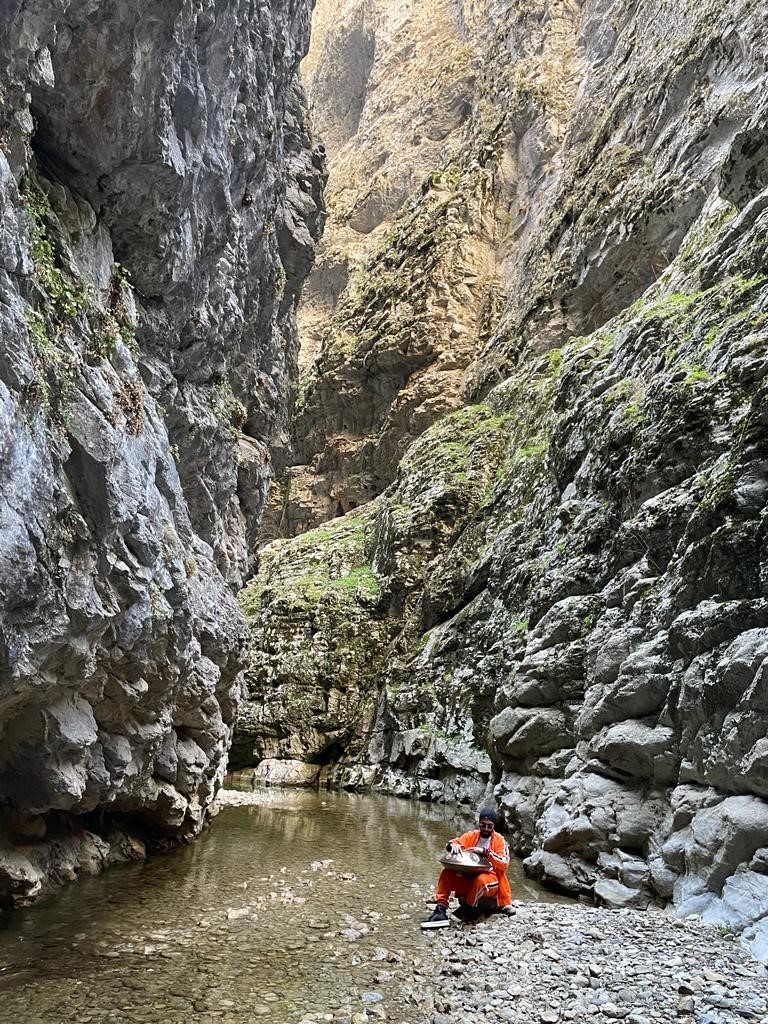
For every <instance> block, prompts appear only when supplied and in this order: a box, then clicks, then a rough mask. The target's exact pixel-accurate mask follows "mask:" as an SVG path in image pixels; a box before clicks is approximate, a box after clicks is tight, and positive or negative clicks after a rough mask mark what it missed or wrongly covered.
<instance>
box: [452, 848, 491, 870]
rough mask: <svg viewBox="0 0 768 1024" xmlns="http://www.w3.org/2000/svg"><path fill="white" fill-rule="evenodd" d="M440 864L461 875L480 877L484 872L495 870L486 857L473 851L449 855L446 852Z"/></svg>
mask: <svg viewBox="0 0 768 1024" xmlns="http://www.w3.org/2000/svg"><path fill="white" fill-rule="evenodd" d="M440 863H441V864H442V865H443V867H444V868H450V869H451V870H452V871H458V873H459V874H460V875H480V874H482V873H483V872H484V871H491V870H493V869H492V868H491V865H490V863H489V862H488V861H487V860H486V859H485V857H481V856H480V854H479V853H474V852H473V851H472V850H462V851H461V853H449V852H448V851H447V850H446V852H445V853H444V854H443V855H442V856H441V857H440Z"/></svg>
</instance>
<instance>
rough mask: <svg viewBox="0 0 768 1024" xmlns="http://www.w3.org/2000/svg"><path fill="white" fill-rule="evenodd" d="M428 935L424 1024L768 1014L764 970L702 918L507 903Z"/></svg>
mask: <svg viewBox="0 0 768 1024" xmlns="http://www.w3.org/2000/svg"><path fill="white" fill-rule="evenodd" d="M515 909H516V915H515V916H514V917H513V918H505V919H503V920H499V919H497V918H492V919H490V920H487V921H486V922H484V923H481V924H479V925H476V926H466V927H460V928H452V929H451V930H450V931H449V932H447V933H446V932H442V933H441V934H440V935H438V936H436V937H435V938H434V939H433V940H432V941H433V943H434V951H435V958H436V965H435V968H434V969H435V972H436V973H435V976H434V978H433V979H432V986H431V987H432V991H431V992H430V993H429V995H428V997H427V998H426V999H425V1001H424V1006H425V1008H426V1007H427V1006H430V1007H431V1008H430V1010H429V1013H428V1015H427V1014H425V1017H424V1020H425V1022H426V1021H429V1024H464V1022H466V1021H472V1022H473V1024H486V1022H488V1024H491V1022H493V1024H497V1022H499V1021H503V1022H505V1024H539V1022H541V1024H556V1022H561V1021H562V1022H565V1021H574V1022H577V1024H585V1022H588V1021H589V1022H592V1021H594V1022H595V1024H606V1022H608V1021H612V1020H622V1021H626V1022H627V1024H652V1022H655V1021H678V1022H679V1024H736V1022H743V1021H755V1022H764V1021H765V1020H766V1019H768V970H766V968H765V967H762V966H760V965H758V964H757V963H755V962H754V960H752V959H751V957H750V956H749V954H748V953H747V952H746V951H745V950H744V949H743V948H742V947H741V946H739V945H738V943H736V942H735V941H734V938H733V936H732V935H728V934H725V935H724V934H721V932H720V931H719V930H718V929H716V928H714V927H712V926H707V925H705V924H703V923H702V922H700V921H698V920H686V921H679V920H675V919H673V918H671V917H670V916H669V915H667V914H664V913H641V912H638V911H634V910H596V909H594V908H592V907H586V906H580V905H552V904H550V905H543V904H530V903H528V904H523V903H516V904H515Z"/></svg>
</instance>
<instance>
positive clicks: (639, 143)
mask: <svg viewBox="0 0 768 1024" xmlns="http://www.w3.org/2000/svg"><path fill="white" fill-rule="evenodd" d="M474 6H475V7H476V6H477V5H474ZM495 6H496V8H499V7H504V10H503V11H502V12H500V14H499V31H498V34H497V35H496V36H495V37H494V39H493V45H492V47H491V49H490V50H488V53H489V57H488V60H487V62H486V71H485V78H484V84H483V89H484V92H483V96H484V97H486V98H487V97H488V96H491V97H493V103H494V109H495V110H497V112H498V115H499V116H498V119H497V120H496V121H495V122H494V132H495V133H496V134H495V136H494V137H495V139H496V142H495V146H494V147H492V155H491V154H489V161H488V164H487V173H488V175H489V186H488V194H489V196H491V198H492V203H493V209H494V213H493V216H494V221H495V222H496V223H500V222H501V221H502V220H503V217H502V211H505V210H506V211H508V213H510V214H511V217H510V219H509V221H508V227H509V230H508V234H507V235H506V236H505V238H504V240H503V241H502V242H500V243H499V245H498V247H497V252H496V260H497V267H498V268H499V270H498V273H499V274H500V277H501V281H502V285H503V291H504V293H505V294H506V295H507V296H508V301H506V304H505V305H504V307H503V309H502V310H501V312H500V313H499V314H498V315H497V316H495V318H494V319H492V323H491V325H490V327H489V329H488V331H487V338H486V340H485V341H484V342H482V344H480V345H478V346H477V348H476V356H475V358H474V360H473V361H472V363H471V365H469V366H468V369H467V372H466V374H465V379H464V384H463V392H462V393H463V395H464V397H465V399H466V401H467V402H468V403H470V404H468V405H467V406H466V407H465V408H464V409H462V410H460V411H459V412H456V413H453V414H451V415H450V416H448V417H447V418H444V419H442V420H440V421H439V422H438V423H436V424H435V425H433V426H431V427H429V428H428V429H427V430H426V432H425V433H423V435H422V436H421V437H420V439H419V440H418V441H416V442H415V444H413V445H412V447H411V448H410V449H409V451H408V453H407V454H406V456H405V458H403V459H402V460H401V461H400V463H399V466H398V467H397V469H396V470H395V471H394V482H393V483H392V484H391V485H390V486H389V487H387V488H386V489H385V490H384V491H383V493H382V494H380V495H379V496H377V498H376V500H375V501H373V502H372V503H369V504H368V505H366V506H364V507H361V508H358V509H355V510H354V512H352V513H351V515H352V516H353V517H355V518H356V519H358V520H359V521H361V522H362V523H363V525H364V543H363V544H362V546H361V548H360V551H361V552H364V554H365V561H364V562H360V565H361V566H362V567H363V568H364V569H365V568H367V570H370V572H372V573H373V575H374V576H375V579H376V584H375V587H374V586H373V585H371V586H370V587H369V588H368V590H367V591H366V594H365V595H364V596H363V595H362V594H361V595H355V600H354V612H353V613H350V612H349V611H347V610H344V609H342V608H341V607H340V608H339V610H338V612H337V617H338V624H337V626H338V631H334V634H335V635H340V636H343V635H344V631H345V629H347V627H348V624H349V627H350V628H352V624H353V625H354V631H355V633H356V634H357V635H359V634H361V633H362V634H364V633H365V630H366V626H365V621H366V620H367V621H368V623H369V626H368V627H367V628H368V631H369V632H370V633H371V635H372V636H375V637H377V638H378V637H380V636H383V637H386V642H385V643H384V642H382V644H381V645H380V644H379V641H378V640H377V641H376V645H375V646H376V649H377V651H378V653H376V654H375V656H371V657H370V659H369V660H368V661H367V662H366V661H365V659H361V658H357V659H355V660H354V662H353V663H352V662H350V663H347V662H345V661H344V660H343V659H340V658H336V659H335V660H334V662H333V671H332V672H327V671H326V670H325V669H324V668H323V667H322V664H321V663H320V662H319V661H318V659H316V658H313V656H312V651H313V646H312V645H313V643H314V638H315V636H320V637H324V636H327V635H329V633H330V631H329V630H328V627H327V625H324V626H323V630H322V631H321V632H319V633H318V631H317V625H318V621H319V611H320V609H321V608H322V609H323V612H324V614H326V615H327V613H328V611H329V610H330V609H332V608H333V607H335V606H333V605H332V604H331V603H330V599H329V597H328V593H329V591H330V589H331V588H332V587H335V586H336V585H337V581H338V578H339V576H340V575H341V574H342V573H343V572H346V571H347V568H346V566H344V568H343V569H342V570H336V569H335V568H334V562H333V558H332V551H333V549H334V546H336V545H337V543H338V541H339V538H340V536H341V534H342V532H343V531H346V530H348V529H349V522H350V518H349V515H348V516H346V517H345V518H343V519H340V520H335V521H333V522H330V523H326V524H325V525H324V526H322V527H321V528H320V529H319V530H318V531H316V532H315V533H314V534H309V535H307V536H305V537H304V538H303V539H298V540H296V541H293V542H285V541H284V542H281V543H282V544H283V545H286V546H285V547H283V549H282V554H281V555H280V556H279V558H280V564H282V565H284V566H285V567H286V574H285V575H286V580H285V581H284V582H281V581H280V573H279V572H278V571H277V569H273V570H272V571H271V575H268V576H262V577H260V578H259V579H258V580H257V582H256V583H255V584H254V588H255V592H257V594H258V602H255V603H254V604H253V605H252V606H251V608H250V611H251V614H252V630H253V632H254V634H255V636H256V638H257V642H260V641H261V639H262V638H264V637H267V636H268V637H269V642H270V644H271V655H270V658H269V660H268V662H266V661H265V660H264V658H263V657H262V656H260V655H257V656H256V660H255V662H254V664H253V666H252V671H251V675H250V679H249V686H250V689H251V693H252V696H253V699H254V704H253V705H252V706H253V707H255V708H258V707H259V706H261V705H264V706H266V705H267V704H269V705H270V706H274V705H275V703H277V702H279V701H280V700H281V699H283V698H285V697H286V696H287V695H288V692H289V691H288V689H287V684H286V680H285V677H284V676H283V675H282V672H281V667H280V666H281V656H282V654H283V652H284V651H285V649H286V646H287V645H288V644H291V645H295V644H296V642H297V639H296V638H297V637H300V638H301V641H300V642H301V643H303V644H305V645H306V647H307V651H308V653H307V663H308V664H309V665H311V666H312V669H311V672H312V686H313V692H314V693H315V694H316V695H317V696H316V697H315V699H314V702H313V707H314V712H313V713H314V719H313V730H314V732H313V738H312V742H304V741H303V740H302V741H301V742H299V743H298V744H294V746H293V747H292V749H291V751H290V756H291V757H292V758H294V759H295V758H297V757H298V758H299V760H303V761H305V762H312V763H313V764H315V765H316V766H319V765H321V763H322V762H323V756H324V755H323V753H322V751H323V750H326V751H327V750H328V749H329V747H328V746H325V747H323V745H322V743H321V742H318V741H317V735H318V734H322V736H324V737H330V736H331V734H332V733H333V731H334V730H335V729H336V728H337V725H338V718H337V716H336V714H335V706H334V704H333V701H332V700H331V699H330V695H331V693H332V692H335V691H338V690H344V691H345V692H346V693H347V703H348V704H349V705H351V704H353V703H354V696H355V694H357V695H358V696H359V698H360V705H359V706H360V709H361V714H360V716H359V717H358V718H357V719H356V721H355V728H354V729H351V730H348V731H347V733H346V734H347V735H348V736H349V737H350V745H349V747H348V750H347V756H346V758H345V757H343V756H342V757H340V758H338V761H337V764H336V766H335V768H334V769H333V770H332V772H331V773H330V774H331V775H332V776H333V777H334V778H335V779H336V780H338V781H341V782H342V783H344V784H347V785H374V786H379V787H382V788H385V789H387V790H389V791H394V792H399V793H402V794H404V795H418V796H420V797H424V798H436V799H465V800H475V799H477V798H478V797H479V796H480V795H481V794H482V793H484V792H485V791H486V790H487V788H488V787H494V794H495V798H496V800H497V801H498V803H499V805H500V806H501V808H502V809H503V811H504V814H505V818H506V823H507V828H508V830H509V833H510V836H511V839H512V842H513V844H514V846H515V848H516V849H517V851H518V852H519V853H520V854H522V855H524V856H526V857H527V858H528V859H527V866H528V869H529V870H530V871H531V873H533V874H535V875H536V876H537V877H539V878H541V879H542V880H543V881H545V882H546V883H548V884H550V885H553V886H555V887H558V888H560V889H561V890H564V891H566V892H569V893H572V894H574V895H576V894H589V895H591V896H593V897H594V898H595V899H597V900H599V901H602V902H605V903H607V904H610V905H621V906H647V905H648V904H649V903H651V902H658V903H663V902H666V901H673V902H674V903H676V904H677V905H678V907H679V909H680V912H681V913H688V912H693V911H696V912H699V913H701V914H702V915H703V916H704V918H705V920H708V921H711V922H714V923H717V924H724V925H726V926H728V927H730V928H734V929H736V930H738V931H740V933H741V934H742V936H743V938H744V941H746V942H747V943H749V944H750V945H751V946H752V948H753V949H754V950H755V952H757V953H758V954H759V955H765V953H766V949H768V945H766V935H768V917H766V915H767V914H768V868H767V867H766V836H767V835H768V832H766V828H768V803H766V797H768V789H767V788H766V777H765V750H766V735H767V734H768V718H767V717H766V707H765V700H764V696H763V688H764V675H765V667H766V664H768V663H767V662H766V644H767V643H768V618H766V615H767V611H766V609H768V602H767V599H768V592H767V591H766V572H765V566H764V561H765V518H766V508H768V472H767V468H768V434H767V433H766V426H767V424H766V417H765V398H766V394H765V388H766V383H765V382H766V374H768V219H766V218H768V127H767V126H768V107H766V102H765V98H764V97H765V94H766V93H765V86H766V84H767V83H766V78H765V71H764V68H765V55H766V54H765V40H764V34H763V32H762V22H761V15H760V11H759V8H758V5H757V4H755V3H750V2H733V3H728V4H725V5H723V4H706V3H705V4H698V5H695V7H694V6H693V5H687V6H685V7H683V6H682V5H670V4H666V3H662V2H659V3H652V4H644V5H642V8H638V7H632V6H629V5H621V4H619V5H616V4H614V5H610V6H608V5H605V4H603V3H600V2H594V0H588V2H587V3H585V4H583V5H576V4H573V5H567V4H566V5H560V4H558V5H554V4H553V5H550V4H548V3H546V2H544V0H542V2H541V3H538V4H536V5H526V9H525V11H523V10H522V9H521V6H520V5H517V4H509V5H495ZM537 26H538V27H537ZM556 57H557V59H555V58H556ZM470 123H471V124H472V126H473V129H472V130H473V131H479V130H480V128H479V126H480V125H481V120H480V118H479V117H476V116H475V115H473V116H472V118H470ZM473 137H476V136H473ZM463 166H464V165H462V167H463ZM469 169H470V168H469V167H467V170H469ZM463 173H464V172H463V171H462V174H463ZM463 180H464V179H463V178H461V179H460V181H463ZM430 188H431V186H429V188H427V191H429V189H430ZM380 258H381V259H385V258H386V253H382V255H381V257H380ZM428 271H429V273H431V270H429V268H428ZM429 273H428V275H427V276H429ZM395 301H396V300H395ZM409 301H410V300H409V299H407V298H406V299H405V300H404V304H405V305H406V306H407V308H408V309H410V308H411V306H410V305H409ZM359 337H360V336H359V335H358V336H357V338H358V339H359ZM321 358H322V356H321ZM317 365H318V366H319V365H320V364H317ZM348 365H349V360H348V361H347V363H345V364H344V366H345V367H346V366H348ZM344 372H346V371H345V370H344V371H336V370H334V369H333V368H332V367H331V373H330V375H329V376H328V377H327V378H325V379H324V384H323V386H324V387H325V388H326V389H327V390H328V391H329V392H330V390H331V389H332V388H334V387H337V388H338V387H339V386H340V385H339V381H342V380H345V379H346V378H345V377H344ZM369 387H370V391H371V393H372V395H373V397H372V398H371V403H372V406H373V407H375V403H376V394H377V391H376V388H377V385H376V378H375V376H373V375H372V376H371V379H370V382H369ZM302 422H303V421H302ZM383 483H384V479H382V485H383ZM300 544H304V545H307V546H308V547H309V548H310V549H311V552H309V555H310V557H311V558H312V559H313V560H314V561H315V562H317V563H323V564H325V565H326V567H327V569H328V575H329V584H328V586H326V587H325V589H321V592H320V593H318V594H317V596H316V597H312V596H311V595H308V594H307V591H306V589H305V590H304V591H303V594H304V599H302V601H301V603H300V602H299V601H298V600H297V599H296V597H295V588H296V586H297V585H298V581H297V575H298V573H297V571H296V570H294V568H293V563H292V561H291V559H292V558H293V557H294V556H293V553H294V552H296V551H297V550H298V545H300ZM272 550H273V549H271V548H270V549H268V551H270V552H271V551H272ZM268 557H269V559H271V558H272V557H273V556H272V554H270V555H269V556H268ZM253 592H254V591H252V593H253ZM361 616H362V617H363V619H362V621H361ZM280 617H282V624H280V621H279V620H280ZM288 621H289V622H290V623H291V629H288V628H287V626H286V623H287V622H288ZM281 637H282V638H284V640H283V639H281ZM368 653H370V652H368ZM348 664H349V665H350V666H351V667H349V668H348V667H347V666H348ZM266 694H268V695H269V697H268V699H267V697H266V696H265V695H266ZM284 706H285V708H286V710H287V711H288V712H289V713H290V702H287V703H286V704H285V705H284ZM304 714H305V712H304V709H302V710H301V711H300V712H299V711H298V710H297V711H296V712H295V714H294V719H293V720H296V721H298V718H299V715H301V716H302V720H304V719H303V716H304ZM289 720H291V719H289ZM259 721H260V719H259V712H258V711H257V712H256V721H254V720H251V722H250V729H251V731H252V733H253V734H254V735H255V734H258V733H259V732H260V729H261V726H260V724H259ZM289 731H290V730H289ZM323 742H324V741H323ZM275 751H277V754H276V753H275ZM259 753H261V751H260V752H259ZM269 756H285V753H284V752H283V751H281V750H280V749H279V748H277V747H275V746H272V747H271V748H270V755H269ZM326 774H329V772H328V770H327V769H326Z"/></svg>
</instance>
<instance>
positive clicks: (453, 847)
mask: <svg viewBox="0 0 768 1024" xmlns="http://www.w3.org/2000/svg"><path fill="white" fill-rule="evenodd" d="M445 848H446V850H447V851H448V853H453V854H456V853H459V852H460V851H461V847H460V846H459V844H458V843H446V844H445Z"/></svg>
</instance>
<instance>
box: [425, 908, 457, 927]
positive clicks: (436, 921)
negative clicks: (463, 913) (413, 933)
mask: <svg viewBox="0 0 768 1024" xmlns="http://www.w3.org/2000/svg"><path fill="white" fill-rule="evenodd" d="M449 924H450V921H449V920H448V912H447V911H446V909H445V907H435V909H434V910H433V911H432V913H431V914H430V915H429V917H428V918H427V919H426V921H422V922H421V927H422V928H423V929H424V930H426V929H427V928H447V927H448V925H449Z"/></svg>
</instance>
